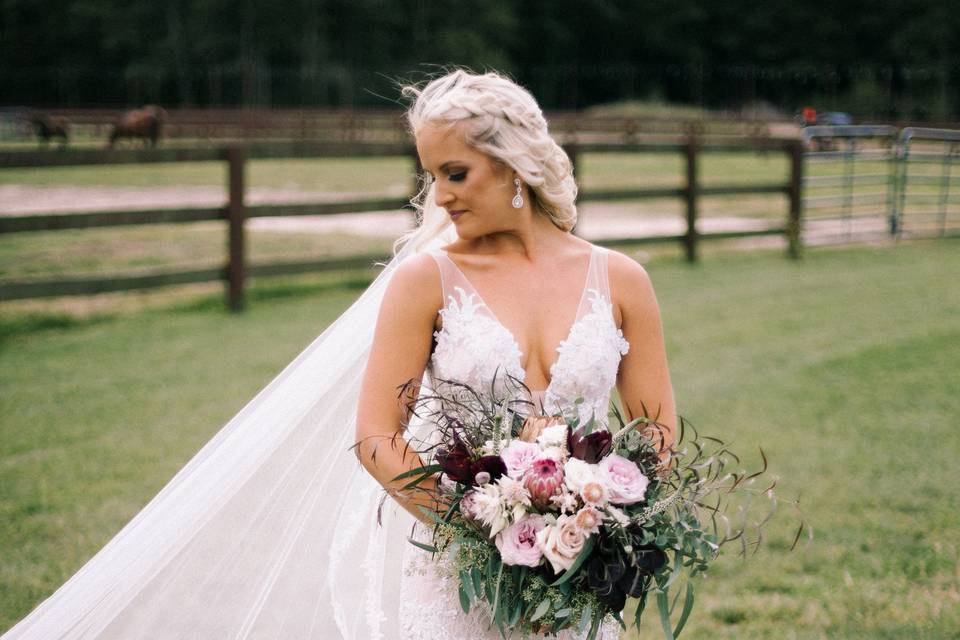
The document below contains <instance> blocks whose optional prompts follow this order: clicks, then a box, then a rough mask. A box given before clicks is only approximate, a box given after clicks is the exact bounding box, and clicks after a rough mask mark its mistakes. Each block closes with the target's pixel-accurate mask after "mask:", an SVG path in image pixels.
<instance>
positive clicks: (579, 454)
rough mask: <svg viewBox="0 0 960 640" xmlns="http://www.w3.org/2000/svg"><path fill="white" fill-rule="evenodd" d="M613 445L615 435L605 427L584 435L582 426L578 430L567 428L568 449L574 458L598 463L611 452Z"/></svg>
mask: <svg viewBox="0 0 960 640" xmlns="http://www.w3.org/2000/svg"><path fill="white" fill-rule="evenodd" d="M612 447H613V435H612V434H611V433H610V432H609V431H607V430H605V429H604V430H600V431H594V432H593V433H591V434H590V435H584V429H583V428H582V427H581V428H580V429H577V430H576V431H574V430H572V429H570V428H567V450H568V451H570V455H572V456H573V457H574V458H579V459H580V460H583V461H584V462H588V463H590V464H596V463H598V462H600V460H602V459H603V458H604V457H606V456H607V455H608V454H609V453H610V449H611V448H612Z"/></svg>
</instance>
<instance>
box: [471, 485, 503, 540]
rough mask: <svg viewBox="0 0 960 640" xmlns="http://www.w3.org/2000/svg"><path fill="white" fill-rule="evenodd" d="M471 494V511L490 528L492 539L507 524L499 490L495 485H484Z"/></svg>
mask: <svg viewBox="0 0 960 640" xmlns="http://www.w3.org/2000/svg"><path fill="white" fill-rule="evenodd" d="M473 493H474V496H473V503H472V507H471V508H472V511H473V513H474V514H476V516H477V517H478V518H479V519H480V521H481V522H482V523H483V524H485V525H486V526H488V527H490V537H491V538H492V537H493V536H495V535H497V534H498V533H500V532H501V531H503V529H504V528H506V526H507V524H509V523H508V521H507V512H506V509H504V504H503V497H502V496H501V495H500V488H499V487H498V486H497V485H496V484H485V485H483V486H482V487H477V488H476V489H474V491H473Z"/></svg>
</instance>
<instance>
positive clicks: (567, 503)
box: [550, 491, 577, 513]
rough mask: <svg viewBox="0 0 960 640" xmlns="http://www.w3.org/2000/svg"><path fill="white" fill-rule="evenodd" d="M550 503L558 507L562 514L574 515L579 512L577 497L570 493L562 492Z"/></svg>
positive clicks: (551, 499)
mask: <svg viewBox="0 0 960 640" xmlns="http://www.w3.org/2000/svg"><path fill="white" fill-rule="evenodd" d="M550 502H552V503H553V504H555V505H557V509H559V510H560V513H573V512H574V511H576V510H577V496H575V495H574V494H572V493H570V492H569V491H561V492H560V494H558V495H555V496H553V497H552V498H550Z"/></svg>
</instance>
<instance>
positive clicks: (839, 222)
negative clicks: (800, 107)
mask: <svg viewBox="0 0 960 640" xmlns="http://www.w3.org/2000/svg"><path fill="white" fill-rule="evenodd" d="M803 141H804V148H805V151H804V165H805V166H804V181H803V219H802V225H803V229H802V237H803V242H804V244H810V245H817V244H829V243H833V242H853V241H864V240H870V239H874V238H880V237H882V238H889V235H890V232H891V230H892V229H893V228H894V224H895V222H894V221H895V216H894V211H895V207H896V203H897V199H896V185H897V177H898V173H897V166H898V165H897V161H898V158H897V130H896V129H895V128H894V127H890V126H879V125H878V126H874V125H850V126H814V127H806V128H805V129H804V130H803Z"/></svg>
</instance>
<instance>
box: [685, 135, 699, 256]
mask: <svg viewBox="0 0 960 640" xmlns="http://www.w3.org/2000/svg"><path fill="white" fill-rule="evenodd" d="M683 153H684V156H685V157H686V160H687V186H686V189H685V192H686V193H685V195H686V202H687V232H686V234H684V236H683V244H684V247H685V248H686V252H687V261H688V262H696V261H697V137H696V135H695V134H690V136H689V137H688V138H687V142H686V144H684V146H683Z"/></svg>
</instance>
